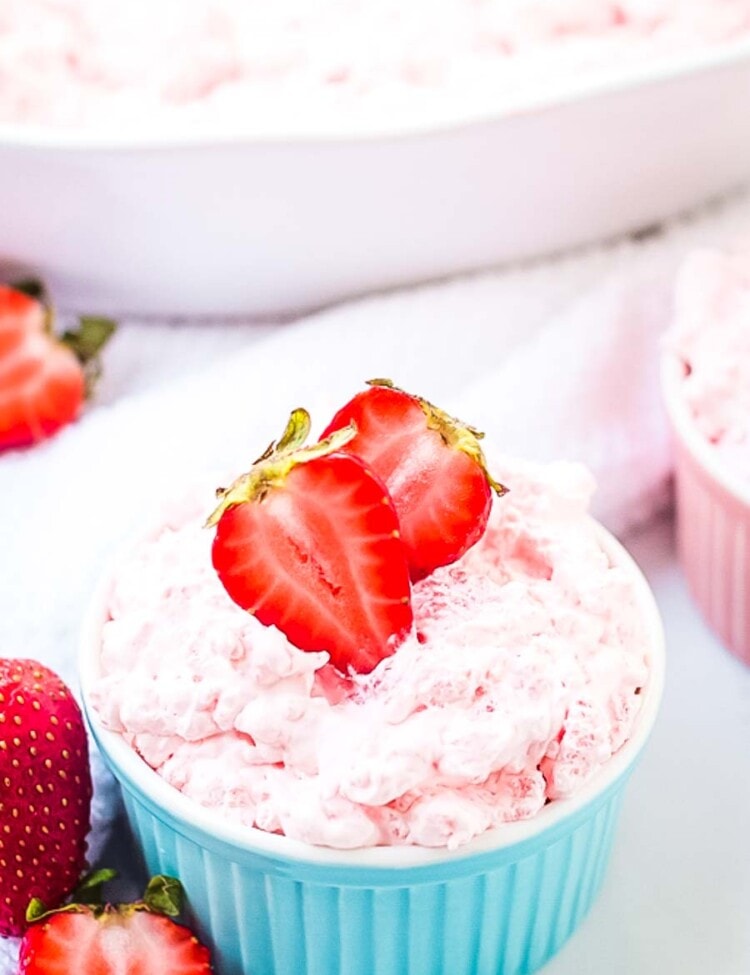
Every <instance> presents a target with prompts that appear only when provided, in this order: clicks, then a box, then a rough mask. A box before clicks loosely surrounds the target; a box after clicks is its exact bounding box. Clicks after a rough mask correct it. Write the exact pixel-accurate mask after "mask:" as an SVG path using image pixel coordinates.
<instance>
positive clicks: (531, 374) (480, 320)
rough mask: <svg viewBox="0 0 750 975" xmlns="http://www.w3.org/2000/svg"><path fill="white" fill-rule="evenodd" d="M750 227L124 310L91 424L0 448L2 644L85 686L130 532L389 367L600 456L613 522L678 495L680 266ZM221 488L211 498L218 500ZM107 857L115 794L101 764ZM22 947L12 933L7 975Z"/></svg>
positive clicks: (561, 449)
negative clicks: (676, 304)
mask: <svg viewBox="0 0 750 975" xmlns="http://www.w3.org/2000/svg"><path fill="white" fill-rule="evenodd" d="M748 222H750V197H745V196H743V197H739V198H735V199H733V200H731V201H729V202H727V203H726V204H724V205H723V206H721V207H714V208H711V209H710V210H708V211H704V212H702V213H701V214H699V215H697V216H696V217H694V218H693V219H691V220H689V221H680V222H677V223H675V224H673V225H671V226H670V227H669V228H668V230H666V231H663V232H661V233H660V234H657V235H654V236H651V237H649V238H647V239H643V240H640V241H634V240H627V241H623V242H620V243H617V244H615V245H612V246H609V247H601V248H596V249H591V250H588V251H584V252H580V253H577V254H574V255H571V256H567V257H565V258H564V259H558V260H556V261H550V262H545V263H540V264H537V265H532V266H526V267H519V268H511V269H504V270H498V271H494V272H488V273H483V274H480V275H476V276H470V277H464V278H461V279H458V280H453V281H449V282H444V283H441V284H436V285H432V286H428V287H421V288H416V289H412V290H407V291H401V292H397V293H394V294H390V295H386V296H378V297H372V298H368V299H364V300H361V301H357V302H354V303H350V304H346V305H342V306H339V307H337V308H334V309H331V310H328V311H325V312H322V313H320V314H318V315H315V316H311V317H308V318H306V319H302V320H300V321H299V322H297V323H295V324H292V325H279V326H270V325H269V324H265V325H258V324H255V325H241V324H237V323H234V324H227V323H204V324H200V325H197V324H193V325H190V326H183V327H182V328H180V327H175V326H172V325H167V324H164V323H161V324H160V323H150V324H147V325H136V324H133V323H124V324H123V326H122V328H121V332H120V334H119V336H118V337H117V338H116V340H115V342H114V344H113V346H112V348H111V349H110V350H109V351H108V354H107V357H106V362H105V367H106V374H105V378H104V383H103V386H102V388H101V390H100V395H99V398H98V400H97V402H96V403H94V404H92V405H91V406H90V408H89V409H88V411H87V412H86V414H85V416H84V417H83V418H82V419H81V421H80V422H79V423H77V424H76V425H74V426H73V427H70V428H69V429H67V430H66V431H64V432H63V433H62V434H60V435H59V436H58V437H56V438H54V439H53V440H51V441H49V442H48V443H46V444H43V445H41V446H38V447H36V448H35V449H33V450H31V451H27V452H22V453H18V452H16V453H9V454H6V455H4V456H2V457H0V551H1V552H2V560H1V561H0V653H3V654H6V655H14V656H32V657H36V658H38V659H39V660H42V661H43V662H45V663H46V664H48V665H50V666H52V667H53V668H55V669H56V670H58V671H59V672H60V674H61V675H62V676H63V677H64V678H65V679H66V680H68V681H69V682H72V683H75V679H76V678H75V654H76V641H77V634H78V628H79V624H80V620H81V616H82V613H83V610H84V607H85V605H86V602H87V599H88V597H89V593H90V591H91V589H92V587H93V585H94V583H95V582H96V579H97V576H98V575H99V573H100V572H101V570H102V567H103V565H104V563H105V562H106V560H107V558H108V557H109V556H110V554H111V552H112V551H113V549H115V548H116V547H117V545H118V543H119V542H120V541H121V540H122V539H123V538H124V537H125V536H127V535H128V533H129V532H131V531H133V530H137V529H138V526H139V525H140V524H141V523H142V522H143V521H144V520H146V519H147V518H148V519H150V518H151V517H152V516H153V510H154V508H155V507H158V504H159V501H160V499H163V498H168V497H170V496H175V495H179V494H180V493H182V492H183V490H184V489H185V487H186V485H189V483H190V482H191V481H193V480H195V479H196V478H197V477H199V476H200V475H201V474H202V473H204V472H206V471H216V470H221V471H226V472H227V473H231V472H239V471H240V470H244V469H246V467H247V466H248V465H249V463H250V462H251V461H252V460H253V458H254V457H255V456H257V454H259V453H260V451H261V450H262V449H263V447H265V446H266V444H267V443H268V442H269V441H270V440H271V439H273V438H274V437H276V436H278V435H279V434H280V433H281V429H282V427H283V425H284V422H285V419H286V417H287V415H288V413H289V411H290V410H291V409H292V408H293V407H295V406H297V405H305V406H307V407H308V409H310V410H311V412H312V415H313V421H314V422H315V423H316V424H317V425H318V429H320V428H322V426H323V425H324V424H325V423H326V422H327V420H328V419H329V418H330V416H331V415H332V413H333V411H334V410H335V409H336V408H337V406H339V405H340V404H342V403H343V402H344V401H345V400H346V399H348V398H349V396H350V395H352V394H353V393H354V392H355V391H356V390H357V389H358V388H360V386H361V383H362V381H363V380H364V379H367V378H370V377H373V376H389V377H391V378H392V379H394V380H395V381H397V382H398V384H399V385H402V386H404V387H405V388H407V389H410V390H413V391H415V392H419V393H420V394H422V395H424V396H426V397H427V398H429V399H432V400H433V401H435V402H437V403H438V404H440V405H441V406H444V407H445V408H447V409H449V410H451V411H452V412H454V413H455V414H456V415H458V416H460V417H461V418H463V419H465V420H466V421H468V422H471V423H472V424H474V425H475V426H478V427H479V428H481V429H484V430H485V431H486V433H487V443H488V445H489V449H490V451H493V450H502V451H503V452H510V453H518V454H523V455H526V456H529V457H533V458H539V459H551V458H566V459H577V460H582V461H585V462H586V463H588V464H589V465H590V467H591V468H592V469H593V471H594V473H595V474H596V476H597V478H598V481H599V485H600V490H599V493H598V496H597V499H596V502H595V514H597V515H598V516H599V517H600V518H601V519H602V520H603V521H604V522H605V523H607V524H608V525H609V526H610V527H612V528H613V529H614V530H615V531H617V532H622V531H624V530H625V529H627V528H629V527H632V526H634V525H637V524H638V523H641V522H643V521H645V520H646V519H648V518H649V517H650V516H651V515H652V514H653V513H654V512H655V510H656V509H657V508H658V507H659V506H660V505H662V504H664V503H665V501H666V498H667V493H666V485H667V479H668V474H669V467H670V463H669V451H668V440H667V434H666V426H665V422H664V418H663V414H662V410H661V405H660V400H659V391H658V382H657V367H658V348H659V338H660V333H661V332H662V330H663V329H664V327H665V325H666V324H667V321H668V318H669V308H670V289H671V280H672V276H673V274H674V270H675V268H676V266H677V264H678V263H679V261H680V260H681V258H682V257H683V255H684V254H685V253H686V252H687V251H688V250H689V249H690V248H691V247H693V246H695V245H697V244H702V243H711V244H721V243H723V242H726V241H730V240H732V239H733V238H735V237H738V236H740V235H741V233H742V231H743V230H744V229H745V228H746V226H747V224H748ZM210 504H211V497H210V496H209V497H207V498H206V506H207V510H208V507H209V506H210ZM96 781H97V802H96V804H95V808H94V827H93V831H92V847H91V849H92V859H94V860H95V859H96V857H97V856H98V852H99V850H100V849H101V845H102V841H103V839H104V838H105V837H106V832H107V824H108V823H109V822H110V820H111V814H112V811H113V809H114V799H113V798H112V792H111V789H110V786H109V783H108V780H107V777H106V775H104V774H102V773H101V771H100V770H99V768H98V767H97V769H96ZM14 952H15V945H14V943H13V942H11V941H6V942H2V941H0V975H11V973H12V972H13V971H14V967H13V966H14V962H13V957H14Z"/></svg>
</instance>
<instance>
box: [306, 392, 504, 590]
mask: <svg viewBox="0 0 750 975" xmlns="http://www.w3.org/2000/svg"><path fill="white" fill-rule="evenodd" d="M352 424H353V425H354V426H355V427H356V430H357V432H356V435H355V436H354V437H352V438H350V439H348V440H347V442H346V443H345V444H344V445H343V446H342V448H341V449H342V450H345V451H347V452H349V453H352V454H355V455H357V456H358V457H361V458H362V460H363V461H364V462H365V463H366V464H367V465H368V466H369V467H370V468H372V470H373V471H374V472H375V473H376V474H378V475H379V476H380V478H382V480H383V483H384V484H385V486H386V487H387V488H388V491H389V493H390V495H391V497H392V498H393V503H394V505H395V508H396V512H397V514H398V518H399V523H400V526H401V536H402V539H403V543H404V546H405V548H406V551H407V557H408V560H409V569H410V572H411V577H412V579H414V580H417V579H420V578H422V577H423V576H426V575H428V574H429V573H430V572H432V571H433V570H434V569H436V568H438V566H441V565H448V564H450V563H451V562H455V561H456V559H459V558H460V557H461V556H462V555H463V554H464V553H465V552H466V551H468V549H469V548H471V546H472V545H474V544H475V543H476V542H478V541H479V539H480V538H481V537H482V535H483V534H484V531H485V529H486V527H487V520H488V518H489V515H490V509H491V506H492V495H493V492H494V493H496V494H497V495H498V496H501V495H503V494H504V493H505V492H506V488H504V487H503V485H502V484H499V483H498V482H497V481H495V480H494V479H493V477H492V476H491V474H490V473H489V471H488V470H487V463H486V461H485V458H484V453H483V452H482V448H481V446H480V443H479V441H480V440H481V439H482V438H483V436H484V434H483V433H481V432H480V431H479V430H476V429H475V428H474V427H471V426H468V425H466V424H464V423H461V422H460V421H459V420H456V419H454V418H453V417H451V416H449V415H448V414H447V413H446V412H445V411H443V410H441V409H439V408H438V407H436V406H433V404H432V403H429V402H428V401H427V400H425V399H422V398H421V397H419V396H413V395H412V394H411V393H406V392H404V390H402V389H398V387H396V386H394V385H393V383H392V382H391V381H390V380H388V379H372V380H370V382H369V383H368V389H366V390H363V391H362V392H361V393H357V395H356V396H355V397H354V398H353V399H352V400H350V401H349V402H348V403H347V404H346V406H344V407H342V409H340V410H339V411H338V413H337V414H336V415H335V416H334V418H333V420H331V422H330V423H329V424H328V426H327V427H326V429H325V430H324V432H323V437H324V438H325V437H330V436H331V435H333V434H334V433H335V431H337V430H340V429H342V428H345V427H347V426H349V425H352Z"/></svg>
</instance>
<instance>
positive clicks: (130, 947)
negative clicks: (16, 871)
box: [18, 871, 212, 975]
mask: <svg viewBox="0 0 750 975" xmlns="http://www.w3.org/2000/svg"><path fill="white" fill-rule="evenodd" d="M101 873H102V874H103V875H104V876H105V877H106V878H107V879H108V878H109V877H110V876H111V875H112V871H101ZM181 909H182V887H181V885H180V883H179V881H177V880H175V878H173V877H154V878H153V879H152V880H151V882H150V883H149V885H148V887H147V889H146V893H145V895H144V898H143V900H142V901H138V902H137V903H135V904H119V905H117V906H113V905H111V904H106V905H102V904H100V903H97V902H96V899H95V898H92V901H91V902H86V903H81V904H71V905H68V906H67V907H63V908H61V909H60V910H58V911H51V912H45V911H44V905H42V904H40V903H38V902H33V903H32V904H31V905H30V906H29V921H30V922H31V926H30V927H29V929H28V931H27V932H26V935H25V937H24V939H23V942H22V944H21V954H20V959H19V969H18V973H19V975H72V973H74V972H80V973H81V975H164V973H169V975H208V973H210V972H211V971H212V968H211V959H210V956H209V952H208V949H207V948H206V947H205V946H204V945H202V944H201V943H200V942H199V941H198V939H197V938H196V937H195V935H194V934H193V932H192V931H191V930H190V928H187V927H185V926H184V925H182V924H178V923H176V922H175V921H174V920H172V918H173V917H176V916H177V915H178V914H179V913H180V911H181Z"/></svg>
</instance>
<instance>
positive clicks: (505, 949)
mask: <svg viewBox="0 0 750 975" xmlns="http://www.w3.org/2000/svg"><path fill="white" fill-rule="evenodd" d="M601 539H602V546H603V548H604V549H605V551H606V552H607V554H608V555H609V557H610V559H611V560H612V562H613V563H616V564H618V565H620V566H622V567H624V568H625V569H626V570H627V571H629V572H630V573H631V574H632V576H633V579H634V583H635V585H636V591H637V596H638V601H639V604H640V606H641V607H642V612H643V616H644V621H645V624H646V627H647V632H648V639H649V646H648V647H647V653H648V656H649V662H650V676H649V680H648V684H647V685H646V687H645V688H644V689H643V703H642V707H641V711H640V714H639V716H638V720H637V724H636V728H635V730H634V734H633V736H632V737H631V739H630V740H629V741H628V742H627V743H626V744H625V745H624V746H623V747H622V748H621V749H620V751H619V752H618V753H617V754H616V755H614V756H613V757H612V759H611V760H610V761H609V762H608V763H607V765H606V766H605V767H604V768H603V769H602V770H601V771H600V772H599V773H598V774H597V775H596V776H595V778H594V779H593V780H592V781H591V782H589V783H588V784H587V785H586V786H585V787H584V788H583V789H582V790H581V791H580V792H579V793H578V794H577V795H576V796H575V797H573V798H572V799H567V800H558V801H556V802H553V803H550V804H548V805H547V806H545V807H544V809H542V810H541V811H540V813H539V814H538V815H537V816H535V817H534V818H533V819H530V820H526V821H524V822H519V823H507V824H505V825H503V826H500V827H498V828H496V829H492V830H489V831H487V832H486V833H484V834H482V835H481V836H478V837H477V838H475V839H474V840H472V841H471V842H470V843H468V844H466V845H465V846H463V847H460V848H459V849H458V850H454V851H447V850H433V849H425V848H421V847H374V848H367V849H360V850H331V849H327V848H323V847H313V846H309V845H307V844H304V843H301V842H299V841H297V840H292V839H289V838H288V837H285V836H279V835H276V834H270V833H265V832H263V831H262V830H258V829H252V828H247V827H241V826H239V825H236V824H232V823H227V822H222V821H217V817H216V814H215V813H214V812H212V811H211V810H209V809H205V808H203V807H202V806H200V805H198V804H197V803H195V802H194V801H192V800H191V799H188V798H187V797H186V796H184V795H182V793H180V792H178V791H177V790H175V789H173V788H172V787H171V786H169V785H168V784H167V783H166V782H165V781H164V780H163V779H161V778H160V777H159V776H158V775H157V774H156V773H155V772H154V771H153V770H152V769H151V768H150V767H149V766H148V765H146V763H145V762H143V760H142V759H141V758H139V756H138V755H137V754H136V753H135V752H134V751H133V750H132V749H131V748H130V747H129V746H128V745H127V744H126V743H125V741H124V740H123V739H122V737H121V736H120V735H117V734H113V733H112V732H110V731H108V730H107V729H106V728H104V727H103V726H102V724H101V722H100V720H99V718H98V715H97V713H96V711H95V709H94V708H93V706H92V704H91V699H90V692H91V689H92V687H93V685H94V683H95V681H96V678H97V675H98V672H99V671H98V668H99V649H100V633H101V627H102V625H103V623H104V621H105V619H106V618H107V617H106V594H107V593H108V592H109V586H108V585H104V586H102V588H101V591H100V592H99V594H98V595H97V597H96V598H95V600H94V602H93V604H92V607H91V610H90V613H89V615H88V617H87V620H86V623H85V628H84V636H83V645H82V652H81V662H80V670H81V686H82V691H83V701H84V709H85V712H86V716H87V719H88V722H89V726H90V728H91V732H92V734H93V736H94V738H95V740H96V742H97V744H98V746H99V749H100V750H101V753H102V755H103V757H104V760H105V761H106V763H107V764H108V766H109V768H110V769H111V771H112V772H113V774H114V775H115V777H116V778H117V779H118V781H119V782H120V785H121V787H122V793H123V798H124V802H125V809H126V811H127V816H128V820H129V822H130V825H131V827H132V830H133V832H134V834H135V836H136V838H137V839H138V842H139V844H140V847H141V849H142V851H143V854H144V858H145V861H146V865H147V867H148V869H149V870H150V871H151V872H153V873H167V874H172V875H174V876H177V877H179V878H180V879H181V880H182V882H183V884H184V886H185V889H186V891H187V894H188V898H189V902H190V908H191V913H192V919H193V922H194V924H195V927H196V930H197V931H198V933H199V935H200V936H201V938H202V939H203V940H204V941H205V942H206V943H207V944H208V945H209V946H210V947H211V949H212V951H213V954H214V959H215V968H216V971H217V973H218V975H530V973H532V972H535V971H536V970H537V969H538V968H540V967H541V966H542V965H543V964H544V963H545V962H546V961H547V960H548V959H549V958H551V957H552V955H554V954H555V952H557V951H558V949H559V948H560V947H561V945H562V944H563V943H564V942H565V941H566V940H567V939H568V938H569V937H570V936H571V934H572V933H573V932H574V931H575V929H576V928H577V927H578V925H579V924H580V922H581V920H582V918H583V917H584V916H585V915H586V913H587V912H588V910H589V908H590V907H591V905H592V903H593V901H594V899H595V897H596V894H597V892H598V890H599V888H600V886H601V883H602V878H603V876H604V872H605V869H606V866H607V862H608V859H609V852H610V848H611V845H612V839H613V834H614V830H615V824H616V821H617V815H618V812H619V808H620V804H621V800H622V796H623V791H624V788H625V784H626V782H627V780H628V778H629V776H630V773H631V771H632V769H633V766H634V765H635V762H636V760H637V758H638V757H639V755H640V753H641V751H642V749H643V746H644V744H645V742H646V740H647V738H648V736H649V733H650V731H651V728H652V726H653V723H654V720H655V718H656V713H657V710H658V706H659V702H660V699H661V693H662V685H663V678H664V637H663V632H662V627H661V622H660V619H659V614H658V610H657V608H656V604H655V602H654V599H653V596H652V594H651V591H650V589H649V587H648V584H647V583H646V581H645V579H644V578H643V576H642V574H641V572H640V570H639V569H638V567H637V566H636V565H635V563H634V562H633V560H632V559H631V558H630V556H629V555H628V554H627V552H626V551H625V550H624V549H623V548H622V546H621V545H620V544H619V543H618V542H616V541H615V540H614V539H613V538H612V537H611V536H610V535H608V534H607V533H606V532H604V530H603V529H602V530H601Z"/></svg>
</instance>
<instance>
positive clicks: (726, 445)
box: [667, 250, 750, 483]
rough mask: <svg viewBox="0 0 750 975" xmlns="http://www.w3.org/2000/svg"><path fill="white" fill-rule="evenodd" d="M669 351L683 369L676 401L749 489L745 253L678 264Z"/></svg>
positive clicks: (749, 258)
mask: <svg viewBox="0 0 750 975" xmlns="http://www.w3.org/2000/svg"><path fill="white" fill-rule="evenodd" d="M667 349H668V352H669V353H670V354H671V355H672V356H674V357H676V358H677V359H678V360H680V361H681V362H682V363H683V365H684V377H683V379H682V381H681V382H679V383H678V384H676V385H675V387H674V390H675V394H676V395H679V396H680V397H682V399H683V402H684V403H685V405H686V407H687V409H688V412H689V416H690V418H691V420H692V422H693V424H694V426H695V429H696V430H697V431H698V432H699V433H700V435H701V436H702V438H703V439H704V441H705V442H706V443H707V444H709V445H710V447H711V452H712V455H713V456H714V457H715V459H716V463H717V464H719V465H720V467H721V469H722V470H723V471H725V472H726V474H727V475H728V476H729V477H730V478H732V479H741V480H742V481H743V482H745V483H750V251H744V252H743V251H737V252H735V253H722V252H719V251H709V250H706V251H699V252H696V253H694V254H693V255H691V256H690V258H689V259H688V260H687V261H686V262H685V263H684V265H683V267H682V269H681V272H680V274H679V277H678V281H677V287H676V290H675V315H674V323H673V326H672V328H671V330H670V332H669V334H668V338H667Z"/></svg>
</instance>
